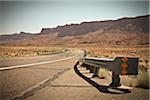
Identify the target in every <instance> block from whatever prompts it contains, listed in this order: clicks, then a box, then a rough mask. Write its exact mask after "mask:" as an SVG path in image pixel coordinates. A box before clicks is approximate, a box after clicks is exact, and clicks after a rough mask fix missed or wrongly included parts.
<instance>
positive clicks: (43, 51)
mask: <svg viewBox="0 0 150 100" xmlns="http://www.w3.org/2000/svg"><path fill="white" fill-rule="evenodd" d="M63 51H64V49H62V48H58V47H38V46H26V47H23V46H0V57H20V56H36V55H49V54H54V53H60V52H63Z"/></svg>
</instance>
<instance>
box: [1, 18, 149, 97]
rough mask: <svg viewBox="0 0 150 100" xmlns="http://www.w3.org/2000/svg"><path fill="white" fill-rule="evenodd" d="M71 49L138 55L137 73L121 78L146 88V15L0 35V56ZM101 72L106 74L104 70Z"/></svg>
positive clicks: (95, 53) (107, 55) (96, 54)
mask: <svg viewBox="0 0 150 100" xmlns="http://www.w3.org/2000/svg"><path fill="white" fill-rule="evenodd" d="M72 48H74V49H79V50H85V51H86V55H87V56H90V57H97V58H116V57H131V58H139V75H137V76H132V75H128V76H125V77H124V81H125V83H128V84H126V85H127V86H130V87H138V88H139V87H140V88H147V89H149V70H150V66H149V64H150V59H149V15H144V16H137V17H131V18H128V17H125V18H121V19H118V20H106V21H92V22H81V23H80V24H69V25H68V24H66V25H62V26H57V27H55V28H42V29H41V32H39V33H36V34H33V33H27V32H20V33H15V34H11V35H0V58H1V59H3V58H4V59H7V58H17V57H33V56H47V55H53V54H61V53H65V52H66V51H69V49H72ZM77 53H78V52H77ZM101 73H104V74H103V75H102V76H105V73H107V71H106V70H104V71H102V72H101ZM99 78H100V79H101V76H99ZM103 78H104V77H103ZM129 80H130V82H129ZM4 95H5V94H4Z"/></svg>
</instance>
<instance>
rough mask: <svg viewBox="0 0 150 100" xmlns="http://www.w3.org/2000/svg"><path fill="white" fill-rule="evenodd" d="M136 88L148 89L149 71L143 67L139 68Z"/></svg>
mask: <svg viewBox="0 0 150 100" xmlns="http://www.w3.org/2000/svg"><path fill="white" fill-rule="evenodd" d="M138 86H139V87H142V88H149V71H148V70H147V69H146V67H145V66H143V65H140V66H139V75H138Z"/></svg>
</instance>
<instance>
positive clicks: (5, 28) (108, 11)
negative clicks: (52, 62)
mask: <svg viewBox="0 0 150 100" xmlns="http://www.w3.org/2000/svg"><path fill="white" fill-rule="evenodd" d="M148 10H149V2H148V1H122V0H121V1H108V0H107V1H99V0H91V1H90V0H82V1H81V0H76V1H69V0H50V1H43V2H42V1H7V2H6V1H0V34H13V33H19V32H20V31H25V32H30V33H38V32H40V30H41V29H42V28H45V27H50V28H53V27H56V26H58V25H65V24H71V23H81V22H83V21H100V20H109V19H113V20H115V19H118V18H122V17H134V16H140V15H147V14H149V11H148Z"/></svg>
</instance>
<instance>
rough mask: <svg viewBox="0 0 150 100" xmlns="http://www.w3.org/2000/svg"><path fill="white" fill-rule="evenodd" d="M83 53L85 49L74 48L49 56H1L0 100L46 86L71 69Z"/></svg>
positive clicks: (12, 97)
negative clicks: (51, 80)
mask: <svg viewBox="0 0 150 100" xmlns="http://www.w3.org/2000/svg"><path fill="white" fill-rule="evenodd" d="M82 55H83V51H81V50H73V49H72V50H69V51H66V52H64V53H60V54H54V55H47V56H35V57H17V58H5V59H4V58H0V100H10V99H14V98H15V97H16V96H18V95H21V94H24V93H25V92H28V91H31V90H32V89H33V88H36V89H38V88H40V87H41V86H44V84H46V82H48V81H50V79H53V78H55V77H56V76H59V75H61V74H62V73H64V72H65V71H67V70H69V69H71V68H72V66H74V64H75V63H76V62H77V60H78V59H79V57H81V56H82ZM43 62H44V63H43ZM45 62H46V63H45ZM18 66H21V67H18ZM54 76H55V77H54Z"/></svg>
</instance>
